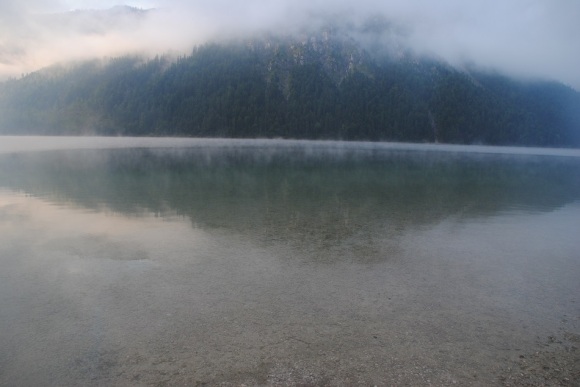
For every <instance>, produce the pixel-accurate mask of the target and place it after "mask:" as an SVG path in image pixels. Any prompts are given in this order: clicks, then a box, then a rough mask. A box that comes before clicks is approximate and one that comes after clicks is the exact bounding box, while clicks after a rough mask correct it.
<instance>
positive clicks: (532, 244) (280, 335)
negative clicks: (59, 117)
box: [0, 137, 580, 385]
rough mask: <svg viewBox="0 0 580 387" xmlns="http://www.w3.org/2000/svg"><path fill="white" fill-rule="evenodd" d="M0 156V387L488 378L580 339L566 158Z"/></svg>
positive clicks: (148, 146) (417, 152)
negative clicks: (553, 345)
mask: <svg viewBox="0 0 580 387" xmlns="http://www.w3.org/2000/svg"><path fill="white" fill-rule="evenodd" d="M0 144H3V145H0V265H1V268H2V270H1V271H0V326H1V328H2V329H1V330H0V384H2V385H127V384H135V385H148V384H163V383H167V384H179V383H181V384H184V383H185V384H190V385H196V384H203V383H208V384H219V383H232V384H242V383H245V384H307V385H308V384H346V385H350V384H378V385H386V384H428V383H434V384H454V383H459V384H495V383H497V382H498V380H499V379H498V378H499V377H500V376H501V375H502V372H504V371H505V367H506V364H511V363H510V362H513V361H515V359H519V358H520V356H527V354H529V353H534V352H536V351H538V350H539V349H541V348H543V347H544V346H545V344H546V342H549V341H550V340H552V341H553V340H554V339H553V338H577V337H578V336H577V335H579V334H580V305H579V302H580V300H579V297H578V295H579V294H580V281H578V278H579V275H580V255H579V253H578V251H580V242H579V240H578V235H580V234H579V233H578V231H580V157H578V156H579V155H578V152H576V151H570V150H538V149H535V150H534V149H532V150H529V149H527V150H526V149H522V148H516V149H514V148H493V147H475V148H473V147H471V148H470V147H456V146H455V147H454V146H442V147H438V146H433V145H431V146H418V145H405V144H403V145H395V144H370V143H337V142H303V141H267V140H256V141H248V140H244V141H229V140H195V139H187V140H185V139H106V138H88V139H87V138H83V139H74V138H52V139H46V138H34V137H31V138H14V137H11V138H0ZM550 337H551V338H552V339H549V338H550ZM558 340H559V339H558ZM562 340H564V339H562Z"/></svg>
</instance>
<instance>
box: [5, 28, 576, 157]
mask: <svg viewBox="0 0 580 387" xmlns="http://www.w3.org/2000/svg"><path fill="white" fill-rule="evenodd" d="M0 132H1V133H5V134H8V133H9V134H51V135H52V134H58V135H62V134H67V135H83V134H100V135H127V136H129V135H130V136H143V135H153V136H198V137H271V138H274V137H281V138H305V139H343V140H371V141H379V140H382V141H409V142H443V143H461V144H497V145H535V146H571V147H578V146H580V93H578V92H576V91H575V90H573V89H571V88H569V87H566V86H564V85H561V84H558V83H553V82H535V83H523V82H519V81H515V80H511V79H508V78H506V77H503V76H500V75H493V74H484V73H477V72H473V71H471V72H467V71H458V70H456V69H453V68H451V67H450V66H448V65H446V64H444V63H441V62H437V61H432V60H423V59H417V58H415V57H413V56H412V55H402V57H401V58H398V59H392V58H388V57H384V58H382V59H381V58H379V57H378V56H373V55H371V54H369V53H368V52H366V51H365V50H364V49H362V48H361V47H359V46H357V45H356V44H354V43H353V42H345V41H341V40H339V39H322V38H320V37H313V38H311V39H309V40H306V41H304V42H298V41H293V40H283V39H277V40H275V39H261V40H254V41H247V42H241V43H228V44H225V43H224V44H206V45H203V46H200V47H196V48H195V49H194V50H193V51H192V52H191V54H189V55H187V56H182V57H179V58H170V57H155V58H153V59H147V60H145V59H142V58H138V57H121V58H116V59H109V60H101V61H90V62H84V63H81V64H76V65H70V66H67V67H62V66H61V67H53V68H49V69H45V70H42V71H39V72H36V73H32V74H29V75H26V76H23V77H22V78H20V79H16V80H10V81H6V82H3V83H1V84H0Z"/></svg>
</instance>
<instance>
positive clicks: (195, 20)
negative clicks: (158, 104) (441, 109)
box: [0, 0, 580, 89]
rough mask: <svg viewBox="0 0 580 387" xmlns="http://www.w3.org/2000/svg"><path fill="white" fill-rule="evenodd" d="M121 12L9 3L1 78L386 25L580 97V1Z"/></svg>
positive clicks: (0, 5)
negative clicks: (246, 38) (331, 27)
mask: <svg viewBox="0 0 580 387" xmlns="http://www.w3.org/2000/svg"><path fill="white" fill-rule="evenodd" d="M121 1H122V0H121ZM118 4H119V3H117V2H115V1H97V0H93V1H86V0H85V1H82V0H68V1H65V0H60V1H59V0H32V1H27V2H26V4H24V2H19V1H16V0H0V78H6V77H8V76H20V74H22V73H27V72H30V71H34V70H37V69H39V68H41V67H44V66H47V65H50V64H52V63H55V62H62V61H67V60H79V59H85V58H90V57H102V56H116V55H122V54H124V53H147V54H152V53H166V52H172V51H177V52H187V51H188V50H189V49H190V48H191V47H192V46H193V45H195V44H199V43H203V42H205V41H207V40H211V39H216V38H220V37H232V36H236V37H238V36H243V35H246V34H252V33H256V32H261V31H275V32H280V33H297V32H301V31H304V29H308V28H314V29H315V28H317V27H318V26H320V25H322V24H325V23H328V21H329V20H340V21H342V22H343V23H345V24H349V25H351V26H355V27H356V26H357V25H358V26H360V25H361V24H363V23H364V21H365V20H367V19H368V18H369V17H377V16H380V17H383V18H384V19H385V20H388V21H389V23H391V25H392V26H394V27H395V28H391V29H389V30H388V33H383V34H381V35H380V36H378V38H379V39H384V42H385V44H389V45H393V44H395V45H396V46H397V47H405V48H409V49H411V50H413V51H415V52H416V53H418V54H424V55H430V56H434V57H437V58H442V59H444V60H446V61H448V62H450V63H452V64H453V65H456V66H463V65H466V64H469V65H477V66H479V67H481V68H483V69H493V70H498V71H500V72H503V73H506V74H507V75H512V76H518V77H524V78H527V77H539V78H546V79H555V80H558V81H561V82H563V83H565V84H568V85H570V86H572V87H574V88H576V89H580V70H579V69H580V49H578V43H577V37H578V36H580V24H579V23H577V17H578V15H580V2H578V1H577V0H503V1H500V0H472V1H469V2H466V1H462V0H440V1H437V2H434V1H430V0H405V1H403V0H381V1H379V0H359V1H356V2H354V1H352V0H333V1H330V0H292V1H289V0H269V1H266V0H247V1H243V2H242V1H235V0H212V1H211V2H210V1H207V0H203V1H199V0H198V1H185V0H165V1H164V0H141V1H139V0H133V1H126V2H124V3H123V4H126V5H130V6H133V7H137V8H139V9H141V10H148V11H147V12H145V11H143V12H126V11H127V10H126V9H125V10H123V9H119V8H117V9H111V7H113V6H115V5H118ZM74 10H76V11H74ZM79 10H85V11H79ZM87 10H93V11H92V12H88V11H87ZM96 10H100V11H98V12H97V11H96Z"/></svg>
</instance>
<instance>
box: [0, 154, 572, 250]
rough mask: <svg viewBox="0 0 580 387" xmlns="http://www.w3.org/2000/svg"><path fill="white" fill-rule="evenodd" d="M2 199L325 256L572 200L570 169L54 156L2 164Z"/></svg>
mask: <svg viewBox="0 0 580 387" xmlns="http://www.w3.org/2000/svg"><path fill="white" fill-rule="evenodd" d="M0 187H2V188H7V189H10V190H15V191H23V192H24V193H26V194H29V195H33V196H37V197H40V198H43V199H44V200H47V201H49V202H52V203H58V204H63V205H66V204H67V203H72V204H74V205H77V206H82V207H85V208H87V209H90V210H94V211H113V212H117V213H121V214H124V215H127V216H139V215H140V214H146V213H154V214H157V215H159V216H161V217H171V216H183V217H187V218H189V219H190V220H191V222H192V225H193V226H194V227H201V228H204V229H226V230H229V231H234V232H239V233H243V234H248V235H250V236H252V237H255V238H258V239H262V240H263V241H269V240H272V241H289V242H291V241H302V242H309V243H310V244H312V243H314V246H317V247H318V248H326V247H331V246H334V245H336V244H337V243H339V242H341V243H343V242H344V241H347V240H348V239H349V238H351V237H354V238H357V239H359V240H360V236H361V235H364V234H365V233H366V234H368V235H369V238H371V239H372V236H373V235H375V234H376V235H379V234H380V235H383V236H385V235H396V234H397V233H399V232H402V231H403V230H405V229H406V228H408V227H421V226H424V225H429V224H433V223H436V222H440V221H441V220H443V219H445V218H448V217H455V218H458V219H462V218H466V217H467V218H474V217H483V218H485V217H489V216H493V215H496V214H501V213H503V212H506V211H527V212H533V211H551V210H554V209H556V208H559V207H561V206H563V205H565V204H568V203H571V202H574V201H576V200H578V199H579V198H580V161H579V160H577V159H576V158H552V157H542V156H521V155H520V156H508V155H502V156H498V155H478V154H472V153H437V152H417V151H401V150H390V151H384V150H383V151H380V150H368V149H366V150H357V149H349V148H348V147H346V148H344V149H341V150H336V149H324V148H320V149H309V148H308V147H296V148H292V147H287V148H276V147H272V148H264V147H255V148H252V147H245V148H236V147H226V148H217V147H215V148H207V149H201V148H197V149H193V148H183V149H117V150H83V151H57V152H37V153H18V154H12V155H1V156H0Z"/></svg>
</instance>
